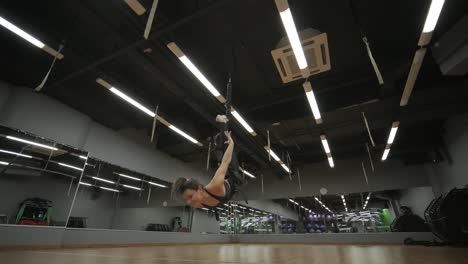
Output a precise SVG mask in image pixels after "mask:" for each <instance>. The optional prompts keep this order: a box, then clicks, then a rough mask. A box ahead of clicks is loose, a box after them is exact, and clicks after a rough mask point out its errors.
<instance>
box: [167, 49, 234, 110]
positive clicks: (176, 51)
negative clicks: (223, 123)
mask: <svg viewBox="0 0 468 264" xmlns="http://www.w3.org/2000/svg"><path fill="white" fill-rule="evenodd" d="M167 47H168V48H169V49H170V50H171V51H172V53H174V55H176V56H177V58H179V60H180V61H181V62H182V63H183V64H184V65H185V67H187V69H189V71H190V72H191V73H192V74H193V75H195V77H196V78H197V79H198V80H199V81H200V82H201V83H202V84H203V85H204V86H205V87H206V89H208V91H210V93H211V94H212V95H213V96H214V97H216V98H217V99H218V100H219V101H220V102H221V103H224V102H226V99H225V98H224V97H223V96H222V95H221V94H220V93H219V91H218V90H217V89H216V88H215V87H214V86H213V84H211V82H210V81H208V79H207V78H206V77H205V75H203V73H201V72H200V70H199V69H198V68H197V66H195V65H194V64H193V63H192V61H191V60H190V59H189V58H188V57H187V56H186V55H185V54H184V52H183V51H182V50H181V49H180V48H179V47H178V46H177V44H175V43H174V42H171V43H169V44H167Z"/></svg>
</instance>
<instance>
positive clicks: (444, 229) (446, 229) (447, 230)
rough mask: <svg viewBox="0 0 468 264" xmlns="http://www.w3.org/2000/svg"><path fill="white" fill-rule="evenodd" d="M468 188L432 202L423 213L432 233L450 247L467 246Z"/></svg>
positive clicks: (454, 191) (457, 190)
mask: <svg viewBox="0 0 468 264" xmlns="http://www.w3.org/2000/svg"><path fill="white" fill-rule="evenodd" d="M467 204H468V188H463V189H453V190H451V191H450V192H449V193H447V194H445V195H441V196H440V197H438V198H436V199H434V200H432V202H431V203H430V204H429V206H428V207H427V209H426V211H425V212H424V216H425V218H426V222H427V223H428V224H429V226H430V227H431V229H432V232H433V233H434V234H435V235H436V236H437V237H438V238H440V239H441V240H442V241H443V242H445V243H447V244H450V245H468V210H467Z"/></svg>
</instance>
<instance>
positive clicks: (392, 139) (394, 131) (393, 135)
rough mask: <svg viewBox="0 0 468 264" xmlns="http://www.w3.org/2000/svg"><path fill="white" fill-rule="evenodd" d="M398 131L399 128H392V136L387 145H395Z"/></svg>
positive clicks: (389, 137)
mask: <svg viewBox="0 0 468 264" xmlns="http://www.w3.org/2000/svg"><path fill="white" fill-rule="evenodd" d="M397 131H398V127H392V129H391V130H390V135H389V136H388V141H387V144H393V141H394V140H395V136H396V133H397Z"/></svg>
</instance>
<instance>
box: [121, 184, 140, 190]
mask: <svg viewBox="0 0 468 264" xmlns="http://www.w3.org/2000/svg"><path fill="white" fill-rule="evenodd" d="M122 186H123V187H125V188H129V189H134V190H138V191H141V190H142V189H141V188H138V187H135V186H131V185H126V184H122Z"/></svg>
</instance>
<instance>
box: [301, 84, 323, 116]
mask: <svg viewBox="0 0 468 264" xmlns="http://www.w3.org/2000/svg"><path fill="white" fill-rule="evenodd" d="M302 86H303V87H304V91H305V93H306V96H307V101H309V105H310V108H311V109H312V114H313V115H314V118H315V121H316V122H317V124H321V123H322V115H321V114H320V110H319V107H318V104H317V100H316V99H315V95H314V91H313V90H312V85H311V84H310V82H309V81H307V82H305V83H304V84H303V85H302Z"/></svg>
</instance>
